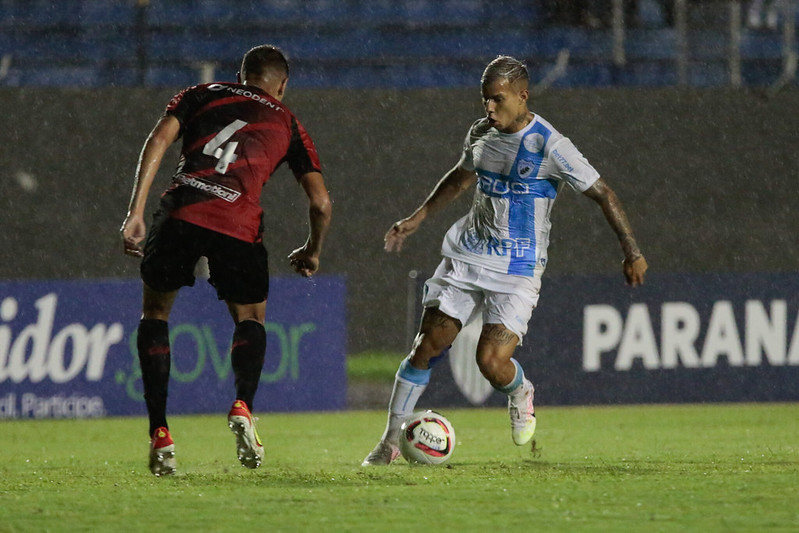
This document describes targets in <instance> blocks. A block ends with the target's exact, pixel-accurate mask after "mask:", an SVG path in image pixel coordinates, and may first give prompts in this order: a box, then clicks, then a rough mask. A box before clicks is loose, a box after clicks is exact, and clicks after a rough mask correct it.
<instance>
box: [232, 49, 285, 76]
mask: <svg viewBox="0 0 799 533" xmlns="http://www.w3.org/2000/svg"><path fill="white" fill-rule="evenodd" d="M270 70H271V71H274V72H276V73H277V74H279V75H283V76H285V77H287V78H288V76H289V62H288V60H287V59H286V56H285V55H284V54H283V51H282V50H280V48H278V47H277V46H273V45H271V44H262V45H261V46H256V47H254V48H251V49H250V50H248V51H247V53H246V54H244V58H243V59H242V60H241V77H242V78H244V79H247V78H248V77H256V78H259V77H262V76H264V75H265V74H267V71H270Z"/></svg>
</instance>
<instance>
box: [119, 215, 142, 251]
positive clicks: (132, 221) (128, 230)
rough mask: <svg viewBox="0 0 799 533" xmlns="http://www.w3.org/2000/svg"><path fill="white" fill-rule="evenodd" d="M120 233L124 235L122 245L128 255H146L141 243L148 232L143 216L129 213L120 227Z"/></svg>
mask: <svg viewBox="0 0 799 533" xmlns="http://www.w3.org/2000/svg"><path fill="white" fill-rule="evenodd" d="M119 233H120V234H121V236H122V246H123V247H124V251H125V254H126V255H130V256H133V257H142V256H143V255H144V251H143V250H142V248H141V246H140V243H141V242H142V241H143V240H144V237H145V235H146V234H147V225H146V224H145V223H144V220H142V217H141V216H139V215H131V214H128V216H127V218H125V221H124V222H123V223H122V227H121V228H120V229H119Z"/></svg>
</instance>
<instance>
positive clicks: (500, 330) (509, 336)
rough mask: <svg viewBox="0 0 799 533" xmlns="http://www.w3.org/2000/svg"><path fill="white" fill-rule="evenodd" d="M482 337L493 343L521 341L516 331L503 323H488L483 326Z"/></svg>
mask: <svg viewBox="0 0 799 533" xmlns="http://www.w3.org/2000/svg"><path fill="white" fill-rule="evenodd" d="M482 337H483V338H484V339H486V340H488V341H490V342H492V343H493V344H501V345H504V344H513V345H515V344H516V343H517V342H518V341H519V337H517V336H516V334H515V333H513V332H512V331H510V330H509V329H507V328H506V327H505V326H503V325H502V324H486V325H484V326H483V333H482Z"/></svg>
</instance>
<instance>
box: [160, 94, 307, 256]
mask: <svg viewBox="0 0 799 533" xmlns="http://www.w3.org/2000/svg"><path fill="white" fill-rule="evenodd" d="M165 114H167V115H172V116H174V117H175V118H177V119H178V120H179V121H180V134H181V136H182V137H183V146H182V149H181V153H180V161H179V163H178V167H177V170H176V172H175V175H174V176H173V178H172V184H171V186H170V187H169V188H168V189H167V190H166V191H165V192H164V194H163V196H162V197H161V209H162V210H165V211H166V212H167V213H169V216H171V217H174V218H178V219H180V220H185V221H186V222H190V223H192V224H196V225H198V226H202V227H204V228H208V229H210V230H213V231H217V232H219V233H223V234H225V235H230V236H231V237H235V238H237V239H241V240H243V241H247V242H259V241H260V240H261V236H262V233H263V227H262V215H263V210H262V209H261V191H262V189H263V186H264V184H265V183H266V181H267V180H268V179H269V177H270V176H271V175H272V173H273V172H274V171H275V169H277V167H278V166H279V165H280V164H281V163H283V161H286V162H287V163H288V165H289V168H290V169H291V170H292V172H293V173H294V175H295V176H296V177H297V179H299V178H300V177H301V176H302V175H303V174H306V173H308V172H320V171H321V165H320V163H319V156H318V155H317V153H316V147H315V146H314V144H313V141H311V138H310V137H309V136H308V133H307V132H306V131H305V129H304V128H303V127H302V124H300V122H299V121H298V120H297V118H296V117H295V116H294V115H293V114H292V113H291V111H289V109H288V108H287V107H286V106H285V105H283V104H282V103H281V102H280V101H279V100H276V99H275V98H272V97H271V96H269V94H267V93H266V92H265V91H263V90H261V89H259V88H258V87H254V86H250V85H241V84H236V83H211V84H204V85H197V86H194V87H190V88H188V89H185V90H184V91H182V92H180V93H179V94H177V95H176V96H175V97H174V98H172V100H171V101H170V102H169V104H168V105H167V108H166V111H165Z"/></svg>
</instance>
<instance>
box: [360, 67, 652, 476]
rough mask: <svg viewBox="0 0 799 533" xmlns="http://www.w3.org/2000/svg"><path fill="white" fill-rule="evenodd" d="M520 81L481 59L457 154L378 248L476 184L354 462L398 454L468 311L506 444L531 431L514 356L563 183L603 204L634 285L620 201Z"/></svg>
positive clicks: (522, 76)
mask: <svg viewBox="0 0 799 533" xmlns="http://www.w3.org/2000/svg"><path fill="white" fill-rule="evenodd" d="M528 81H529V78H528V74H527V68H526V67H525V65H524V64H523V63H521V62H519V61H518V60H516V59H514V58H512V57H508V56H500V57H497V58H496V59H494V60H493V61H492V62H491V63H489V64H488V66H487V67H486V69H485V71H484V72H483V77H482V79H481V88H482V95H483V104H484V106H485V110H486V116H485V117H484V118H481V119H480V120H478V121H477V122H475V123H474V124H473V125H472V127H471V128H470V129H469V133H468V135H467V136H466V140H465V142H464V147H463V153H462V155H461V158H460V161H458V164H457V165H455V167H454V168H452V169H451V170H450V171H449V172H447V173H446V174H445V175H444V177H443V178H442V179H441V180H440V181H439V182H438V183H437V184H436V186H435V188H434V189H433V191H432V192H431V193H430V195H429V196H428V197H427V198H426V199H425V201H424V202H423V203H422V205H421V206H420V207H419V208H417V209H416V210H415V211H414V212H413V214H411V215H410V216H409V217H407V218H404V219H402V220H400V221H399V222H397V223H395V224H394V225H393V226H392V227H391V229H390V230H389V231H388V233H387V234H386V237H385V248H386V250H387V251H389V252H391V251H399V250H400V249H401V247H402V244H403V242H404V241H405V239H406V238H407V237H408V236H409V235H411V234H412V233H414V232H415V231H416V230H417V229H419V226H420V225H421V223H422V221H424V219H425V218H427V217H428V216H430V215H432V214H433V213H435V212H437V211H439V210H440V209H441V208H442V207H444V206H445V205H447V204H449V203H450V202H452V200H454V199H455V198H456V197H458V196H459V195H460V194H461V193H462V192H464V191H465V190H466V189H468V188H470V187H471V186H472V185H474V184H477V187H476V190H475V195H474V201H473V203H472V207H471V209H470V210H469V212H468V213H467V214H466V215H465V216H464V217H463V218H461V219H460V220H458V221H457V222H455V224H453V225H452V227H450V229H449V231H447V234H446V235H445V236H444V242H443V244H442V246H441V253H442V255H443V256H444V259H443V260H442V261H441V264H440V265H439V266H438V268H437V269H436V271H435V274H433V277H432V278H430V279H429V280H427V282H426V283H425V291H424V299H423V304H424V313H423V314H422V321H421V325H420V327H419V332H418V334H417V335H416V339H415V340H414V343H413V347H412V348H411V352H410V354H409V356H408V357H407V358H406V359H404V360H403V361H402V363H401V364H400V366H399V370H398V371H397V375H396V378H395V381H394V389H393V392H392V394H391V400H390V402H389V409H388V423H387V425H386V429H385V432H384V433H383V436H382V437H381V439H380V442H378V444H377V446H375V448H374V450H372V452H371V453H369V455H368V456H367V457H366V458H365V459H364V461H363V466H369V465H387V464H390V463H391V462H392V461H393V460H394V459H396V458H397V457H398V456H399V449H398V446H397V443H398V439H399V432H400V426H401V425H402V422H403V421H404V419H405V418H406V417H408V416H409V415H410V414H412V413H413V411H414V408H415V406H416V403H417V401H418V400H419V397H420V396H421V395H422V392H424V390H425V388H426V386H427V383H428V382H429V380H430V361H431V360H432V359H434V358H435V357H437V356H439V355H440V354H441V353H442V351H443V350H445V349H446V348H447V347H448V346H450V345H451V344H452V342H453V341H454V340H455V337H456V336H457V334H458V332H459V331H460V330H461V328H462V327H463V326H464V325H465V324H467V323H468V322H469V320H470V319H471V318H472V317H475V316H477V314H478V313H479V314H481V315H482V319H483V329H482V332H481V334H480V339H479V341H478V344H477V352H476V358H477V365H478V367H479V368H480V371H481V372H482V374H483V375H484V376H485V377H486V379H488V381H489V382H490V383H491V384H492V385H493V386H494V388H496V389H497V390H499V391H501V392H503V393H505V394H507V395H508V413H509V415H510V421H511V430H512V437H513V442H514V443H515V444H517V445H519V446H522V445H524V444H526V443H528V442H530V440H531V439H532V438H533V435H534V434H535V411H534V408H533V390H534V389H533V385H532V383H531V382H530V381H529V380H528V379H527V378H526V377H525V375H524V370H523V369H522V367H521V365H519V363H518V362H517V361H516V360H515V359H513V352H514V350H515V348H516V345H517V344H519V343H521V340H522V338H523V337H524V334H525V333H526V332H527V323H528V321H529V320H530V317H531V316H532V312H533V309H535V307H536V305H537V303H538V292H539V289H540V287H541V276H542V274H543V273H544V269H545V267H546V263H547V245H548V244H549V229H550V221H549V213H550V211H551V210H552V206H553V203H554V201H555V197H556V196H557V194H558V192H559V191H560V189H561V188H562V187H563V185H564V184H568V185H569V186H570V187H572V188H573V189H575V190H577V191H579V192H582V193H583V194H585V195H586V196H588V197H589V198H591V199H592V200H594V201H595V202H596V203H597V204H598V205H599V207H600V208H601V209H602V212H603V213H604V215H605V218H606V219H607V221H608V223H609V224H610V226H611V228H612V229H613V231H614V232H615V233H616V235H617V236H618V238H619V242H620V243H621V248H622V252H623V253H624V261H623V263H622V270H623V272H624V277H625V278H626V281H627V283H628V284H629V285H632V286H637V285H640V284H642V283H643V281H644V274H645V273H646V270H647V263H646V259H645V258H644V256H643V254H642V253H641V251H640V250H639V248H638V244H637V243H636V241H635V238H634V236H633V232H632V229H631V228H630V224H629V222H628V220H627V216H626V214H625V213H624V210H623V208H622V206H621V203H620V202H619V199H618V198H617V196H616V194H615V193H614V192H613V191H612V190H611V188H610V187H609V186H608V184H607V183H605V181H604V180H603V179H602V178H600V177H599V173H598V172H597V171H596V170H595V169H594V167H592V166H591V165H590V164H589V163H588V161H587V160H586V159H585V158H584V157H583V156H582V154H581V153H580V152H579V151H578V150H577V148H575V146H574V145H573V144H572V142H571V141H570V140H569V139H568V138H567V137H564V136H563V135H561V134H560V133H559V132H558V131H557V130H555V128H553V127H552V125H550V124H549V122H547V121H546V120H544V119H543V118H541V117H540V116H538V115H536V114H534V113H532V112H530V110H529V109H528V107H527V100H528V98H529V91H528Z"/></svg>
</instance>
